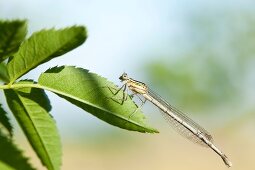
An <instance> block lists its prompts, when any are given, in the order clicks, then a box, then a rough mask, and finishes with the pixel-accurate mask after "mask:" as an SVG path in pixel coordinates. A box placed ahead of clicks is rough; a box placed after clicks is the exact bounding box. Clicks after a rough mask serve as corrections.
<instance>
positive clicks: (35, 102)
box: [0, 20, 157, 170]
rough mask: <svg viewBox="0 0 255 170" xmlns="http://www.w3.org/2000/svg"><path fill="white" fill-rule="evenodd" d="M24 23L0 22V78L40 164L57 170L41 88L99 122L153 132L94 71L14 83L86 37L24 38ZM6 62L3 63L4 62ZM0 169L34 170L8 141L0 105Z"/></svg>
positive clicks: (64, 71) (56, 141) (68, 31)
mask: <svg viewBox="0 0 255 170" xmlns="http://www.w3.org/2000/svg"><path fill="white" fill-rule="evenodd" d="M26 32H27V24H26V21H20V20H15V21H0V62H1V64H0V80H1V81H2V82H3V83H2V84H1V85H0V89H2V90H3V92H4V95H5V98H6V101H7V104H8V106H9V108H10V110H11V112H12V114H13V115H14V117H15V118H16V120H17V121H18V123H19V125H20V127H21V129H22V130H23V132H24V134H25V136H26V138H27V139H28V141H29V143H30V144H31V146H32V148H33V149H34V151H35V153H36V154H37V156H38V157H39V158H40V160H41V162H42V164H43V165H44V166H46V167H47V169H49V170H56V169H60V165H61V144H60V137H59V134H58V130H57V127H56V124H55V121H54V120H53V117H52V116H51V115H50V110H51V105H50V100H49V99H48V97H47V95H46V93H45V90H47V91H50V92H53V93H55V94H57V95H58V96H60V97H62V98H64V99H66V100H67V101H69V102H71V103H72V104H74V105H76V106H78V107H80V108H82V109H83V110H85V111H87V112H89V113H91V114H93V115H94V116H96V117H98V118H99V119H101V120H103V121H105V122H107V123H109V124H111V125H114V126H117V127H120V128H123V129H127V130H132V131H139V132H148V133H154V132H157V130H155V129H153V128H151V127H149V126H148V125H147V124H146V123H145V117H144V115H143V114H142V113H141V111H140V110H138V111H137V112H136V114H135V115H134V116H132V117H129V115H130V114H131V113H132V112H133V111H134V110H136V108H137V106H136V105H135V103H134V102H133V101H132V100H131V98H130V97H128V98H127V100H126V101H125V102H124V103H123V104H120V103H119V102H117V101H118V99H121V98H122V95H123V92H120V93H118V94H116V95H114V94H113V91H114V90H115V89H117V88H118V87H117V86H116V85H114V84H113V83H112V82H110V81H108V80H107V79H106V78H103V77H101V76H99V75H97V74H95V73H91V72H89V71H88V70H85V69H82V68H77V67H74V66H58V67H53V68H50V69H48V70H47V71H45V72H44V73H42V74H41V75H40V76H39V79H38V80H37V81H34V80H19V78H20V77H22V76H23V75H24V74H26V73H28V72H29V71H31V70H32V69H34V68H36V67H37V66H38V65H40V64H43V63H45V62H47V61H49V60H51V59H53V58H55V57H58V56H62V55H63V54H65V53H67V52H69V51H71V50H73V49H74V48H76V47H78V46H80V45H81V44H82V43H83V42H84V41H85V40H86V38H87V35H86V29H85V28H84V27H83V26H72V27H68V28H64V29H59V30H56V29H48V30H46V29H45V30H41V31H39V32H36V33H33V34H32V35H31V36H30V37H29V38H28V39H25V37H26ZM6 60H7V61H6ZM0 169H26V170H29V169H34V168H33V167H32V166H31V165H30V164H29V163H28V161H27V158H26V157H25V156H24V155H22V152H21V151H20V150H19V149H18V146H17V145H16V144H14V142H13V128H12V124H11V122H10V120H9V119H8V116H7V112H6V111H4V109H3V107H2V105H1V106H0Z"/></svg>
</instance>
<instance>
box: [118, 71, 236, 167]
mask: <svg viewBox="0 0 255 170" xmlns="http://www.w3.org/2000/svg"><path fill="white" fill-rule="evenodd" d="M119 79H120V80H121V81H122V82H123V83H124V85H123V87H124V91H125V89H126V87H128V88H129V90H131V91H132V92H133V93H134V94H135V95H137V94H138V95H141V96H143V97H144V99H145V100H144V101H143V102H142V105H143V104H144V103H145V102H146V101H147V100H148V101H150V102H151V103H153V104H154V105H155V106H157V107H158V108H159V109H160V110H161V112H162V114H163V116H164V118H165V119H166V120H167V121H168V122H169V124H170V125H172V126H173V127H174V129H176V130H177V131H178V132H179V133H181V134H182V135H183V136H184V137H186V138H188V139H189V140H191V141H193V142H195V143H198V144H201V145H203V146H207V147H210V148H211V149H212V150H213V151H215V152H216V153H217V154H218V155H219V156H220V157H221V158H222V159H223V161H224V163H225V164H226V165H227V166H228V167H231V166H232V163H231V162H230V161H229V160H228V158H227V156H226V155H225V154H224V153H223V152H221V151H220V150H219V149H218V148H217V147H216V146H215V145H214V143H213V138H212V135H210V134H209V133H208V132H207V131H206V130H205V129H204V128H202V127H201V126H200V125H198V124H197V123H196V122H194V121H193V120H191V119H190V118H189V117H187V116H186V115H185V114H184V113H182V112H181V111H179V110H178V109H176V108H175V107H173V106H172V105H170V104H169V103H168V102H166V100H164V99H163V98H162V97H160V96H159V95H158V94H156V93H155V92H153V91H152V90H151V89H150V88H149V87H148V86H147V85H146V84H144V83H142V82H140V81H137V80H134V79H132V78H130V77H128V75H127V74H126V73H123V74H122V75H121V76H120V77H119Z"/></svg>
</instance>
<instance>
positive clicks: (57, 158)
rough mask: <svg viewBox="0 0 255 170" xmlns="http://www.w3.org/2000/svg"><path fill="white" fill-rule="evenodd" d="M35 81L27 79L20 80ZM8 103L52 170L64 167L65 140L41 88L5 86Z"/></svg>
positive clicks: (43, 161)
mask: <svg viewBox="0 0 255 170" xmlns="http://www.w3.org/2000/svg"><path fill="white" fill-rule="evenodd" d="M20 83H22V84H31V83H32V82H28V81H24V82H19V84H20ZM4 92H5V96H6V99H7V103H8V105H9V107H10V109H11V111H12V112H13V114H14V116H15V118H16V119H17V121H18V122H19V125H20V126H21V128H22V130H23V131H24V133H25V135H26V137H27V139H28V140H29V142H30V144H31V145H32V147H33V149H34V151H35V152H36V154H37V155H38V157H39V158H40V159H41V161H42V163H43V165H45V166H46V167H47V168H48V169H49V170H58V169H60V164H61V144H60V138H59V135H58V131H57V128H56V124H55V121H54V120H53V118H52V117H51V115H50V114H49V113H48V112H49V111H50V109H51V106H50V104H49V100H48V98H47V96H46V94H45V92H44V91H43V90H41V89H35V88H22V89H19V90H17V91H16V90H11V89H8V90H4Z"/></svg>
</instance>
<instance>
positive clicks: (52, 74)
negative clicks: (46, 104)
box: [38, 66, 158, 133]
mask: <svg viewBox="0 0 255 170" xmlns="http://www.w3.org/2000/svg"><path fill="white" fill-rule="evenodd" d="M38 83H39V85H40V86H42V88H46V89H47V90H50V91H53V92H54V93H56V94H58V95H59V96H60V97H62V98H64V99H66V100H68V101H69V102H71V103H73V104H75V105H76V106H78V107H80V108H82V109H83V110H85V111H87V112H89V113H91V114H93V115H94V116H96V117H98V118H99V119H101V120H103V121H105V122H107V123H109V124H112V125H114V126H118V127H120V128H124V129H128V130H133V131H139V132H149V133H154V132H158V131H157V130H155V129H153V128H151V127H149V126H148V125H147V124H146V123H145V117H144V115H143V114H142V112H141V110H140V109H138V110H137V112H136V113H134V114H133V116H131V117H130V115H131V114H132V113H133V112H134V111H135V110H136V109H137V106H136V105H135V104H134V102H133V101H132V100H131V99H130V97H128V98H127V100H126V101H125V102H124V103H123V104H120V103H121V100H122V98H123V91H120V92H119V93H118V94H117V95H114V94H113V93H112V92H113V91H116V89H118V87H117V86H115V85H114V84H113V83H112V82H110V81H108V80H107V79H105V78H103V77H100V76H98V75H97V74H94V73H90V72H89V71H88V70H84V69H81V68H75V67H72V66H62V67H55V68H52V69H49V70H47V71H46V72H45V73H43V74H41V75H40V78H39V82H38ZM110 89H111V90H110ZM111 91H112V92H111Z"/></svg>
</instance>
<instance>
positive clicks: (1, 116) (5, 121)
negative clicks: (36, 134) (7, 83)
mask: <svg viewBox="0 0 255 170" xmlns="http://www.w3.org/2000/svg"><path fill="white" fill-rule="evenodd" d="M0 125H2V126H3V127H5V129H6V130H7V131H8V133H9V135H10V136H12V135H13V128H12V125H11V123H10V120H9V118H8V117H7V113H6V112H5V110H4V109H3V108H2V105H1V104H0Z"/></svg>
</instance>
